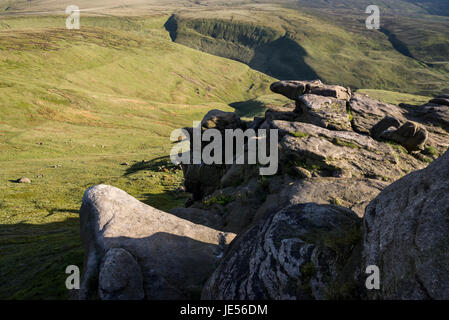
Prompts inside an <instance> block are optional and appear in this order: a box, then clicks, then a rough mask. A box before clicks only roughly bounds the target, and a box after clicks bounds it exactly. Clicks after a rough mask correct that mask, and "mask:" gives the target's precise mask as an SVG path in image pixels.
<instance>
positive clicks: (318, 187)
mask: <svg viewBox="0 0 449 320" xmlns="http://www.w3.org/2000/svg"><path fill="white" fill-rule="evenodd" d="M283 186H284V187H283V189H282V190H281V191H280V192H279V198H278V200H277V202H278V204H277V207H276V208H278V209H281V208H283V207H286V206H289V205H293V204H301V203H311V202H313V203H317V204H338V205H340V206H343V207H346V208H349V209H351V210H353V211H354V212H355V213H356V214H357V215H358V216H359V217H363V215H364V214H365V208H366V206H367V205H368V204H369V203H370V201H372V200H373V199H374V198H375V197H376V196H377V195H378V194H379V193H380V192H381V191H382V190H383V189H384V188H385V187H387V186H388V183H386V182H384V181H379V180H373V179H350V178H333V177H328V178H313V179H308V180H298V181H294V182H291V183H285V184H284V185H283Z"/></svg>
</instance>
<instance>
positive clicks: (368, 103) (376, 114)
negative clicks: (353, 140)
mask: <svg viewBox="0 0 449 320" xmlns="http://www.w3.org/2000/svg"><path fill="white" fill-rule="evenodd" d="M349 109H350V110H351V114H352V117H353V119H352V127H353V129H354V131H356V132H358V133H364V134H369V133H370V130H371V128H372V127H373V126H374V125H376V124H377V123H379V121H381V120H382V119H384V118H385V117H386V116H390V117H392V118H395V119H397V120H399V121H401V122H405V121H406V119H405V117H404V115H403V110H402V109H401V108H399V107H397V106H394V105H392V104H387V103H383V102H380V101H377V100H375V99H372V98H370V97H368V96H367V95H364V94H359V93H354V94H353V95H352V98H351V100H350V102H349Z"/></svg>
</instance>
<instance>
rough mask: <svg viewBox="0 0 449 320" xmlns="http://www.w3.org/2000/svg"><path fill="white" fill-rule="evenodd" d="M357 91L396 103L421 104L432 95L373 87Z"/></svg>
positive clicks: (427, 100)
mask: <svg viewBox="0 0 449 320" xmlns="http://www.w3.org/2000/svg"><path fill="white" fill-rule="evenodd" d="M357 92H358V93H363V94H366V95H368V96H370V97H371V98H373V99H377V100H380V101H383V102H386V103H391V104H395V105H398V104H400V103H407V104H414V105H421V104H425V103H427V102H429V100H430V99H432V97H430V96H429V97H427V96H420V95H414V94H408V93H400V92H394V91H386V90H375V89H360V90H357Z"/></svg>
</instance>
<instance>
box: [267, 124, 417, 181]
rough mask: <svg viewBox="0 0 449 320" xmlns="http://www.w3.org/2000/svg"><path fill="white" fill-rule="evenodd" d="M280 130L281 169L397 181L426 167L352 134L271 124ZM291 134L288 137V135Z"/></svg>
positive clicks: (413, 159) (310, 125)
mask: <svg viewBox="0 0 449 320" xmlns="http://www.w3.org/2000/svg"><path fill="white" fill-rule="evenodd" d="M269 126H270V128H272V129H278V130H279V134H280V136H281V137H282V138H281V141H280V143H279V146H280V154H279V155H280V159H281V161H282V167H283V168H286V167H288V165H289V164H291V165H292V166H298V165H299V166H301V167H303V168H305V169H308V170H309V171H313V172H316V173H318V175H319V176H325V177H326V176H327V177H332V176H334V177H344V176H346V177H348V174H350V176H351V177H354V178H356V179H361V178H362V179H363V178H370V179H377V180H382V181H394V180H396V179H398V178H400V177H401V176H403V175H404V174H405V173H408V172H410V171H412V170H416V169H417V168H423V167H424V166H425V163H423V162H420V161H418V160H417V159H415V158H414V157H411V156H408V155H407V154H404V153H402V152H401V151H400V150H396V149H394V148H392V147H391V146H389V145H388V144H385V143H381V142H378V141H375V140H373V139H372V138H370V137H368V136H364V135H361V134H358V133H355V132H352V131H332V130H327V129H324V128H321V127H317V126H314V125H312V124H308V123H302V122H286V121H277V120H276V121H272V122H270V123H269ZM287 132H288V133H289V134H286V133H287Z"/></svg>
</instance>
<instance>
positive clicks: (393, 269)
mask: <svg viewBox="0 0 449 320" xmlns="http://www.w3.org/2000/svg"><path fill="white" fill-rule="evenodd" d="M448 177H449V152H446V153H445V154H444V155H443V156H442V157H440V158H439V159H437V160H436V161H435V162H433V163H432V164H430V165H429V166H428V167H427V168H426V169H424V170H421V171H417V172H413V173H411V174H409V175H407V176H405V177H404V178H402V179H400V180H398V181H397V182H395V183H393V184H392V185H391V186H389V187H388V188H386V189H385V190H384V191H382V192H381V193H380V195H379V196H378V197H377V198H376V199H375V200H373V201H372V202H371V203H370V204H369V206H368V207H367V209H366V214H365V218H364V228H365V235H364V242H363V243H364V248H363V256H364V264H363V269H365V268H366V266H368V265H376V266H378V267H379V270H380V290H370V291H369V297H370V298H372V299H395V300H396V299H406V300H408V299H437V300H447V299H449V251H448V250H447V248H449V220H448V214H449V198H448V196H447V195H448V194H449V184H448Z"/></svg>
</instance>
